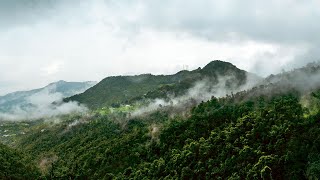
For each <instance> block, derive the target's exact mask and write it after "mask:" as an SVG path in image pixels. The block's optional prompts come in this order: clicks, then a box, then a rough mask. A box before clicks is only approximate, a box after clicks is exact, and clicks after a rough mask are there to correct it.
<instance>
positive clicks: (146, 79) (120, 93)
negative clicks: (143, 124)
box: [64, 60, 262, 109]
mask: <svg viewBox="0 0 320 180" xmlns="http://www.w3.org/2000/svg"><path fill="white" fill-rule="evenodd" d="M261 80H262V78H261V77H259V76H257V75H254V74H252V73H249V72H246V71H244V70H241V69H239V68H237V67H236V66H234V65H233V64H231V63H229V62H223V61H220V60H215V61H212V62H210V63H209V64H207V65H206V66H205V67H203V68H200V67H199V68H198V69H195V70H192V71H187V70H184V71H180V72H178V73H176V74H173V75H152V74H142V75H136V76H112V77H107V78H105V79H103V80H102V81H101V82H99V83H98V84H96V85H95V86H93V87H91V88H89V89H88V90H87V91H85V92H83V93H81V94H76V95H74V96H71V97H69V98H66V99H64V101H65V102H68V101H78V102H80V103H82V104H85V105H87V106H88V107H89V108H92V109H94V108H100V107H104V106H115V105H117V104H125V103H131V102H134V101H137V100H142V99H146V98H151V99H156V98H166V97H167V96H168V95H170V96H179V95H183V94H185V93H186V92H187V91H188V90H189V89H190V88H192V87H194V86H195V85H196V83H197V82H204V84H205V85H208V87H206V88H207V90H208V89H210V91H212V89H214V88H217V85H219V88H220V89H221V88H222V89H225V90H228V92H232V91H237V90H238V89H239V88H241V87H243V86H245V85H247V84H248V82H249V81H250V83H253V84H252V85H251V86H253V85H254V84H255V83H256V82H259V81H261ZM223 95H225V94H223Z"/></svg>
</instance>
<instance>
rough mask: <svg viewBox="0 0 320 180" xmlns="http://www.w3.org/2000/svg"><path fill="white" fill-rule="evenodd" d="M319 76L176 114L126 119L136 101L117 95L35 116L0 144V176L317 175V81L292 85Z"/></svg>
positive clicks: (159, 89) (155, 91)
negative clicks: (83, 108)
mask: <svg viewBox="0 0 320 180" xmlns="http://www.w3.org/2000/svg"><path fill="white" fill-rule="evenodd" d="M219 63H220V62H219ZM210 66H212V64H211V65H210ZM220 66H221V64H220V65H219V67H220ZM226 67H229V68H230V66H229V65H228V64H227V65H226ZM212 69H217V67H214V68H213V67H211V68H210V71H208V70H207V68H203V69H202V72H209V73H210V74H214V73H213V72H211V70H212ZM319 70H320V68H319V66H318V65H316V66H307V67H304V68H301V69H298V70H294V71H292V72H287V73H282V74H279V75H277V76H270V77H268V78H266V79H265V80H264V81H265V82H263V84H258V85H257V86H256V87H253V88H251V89H249V90H244V91H239V92H234V93H233V92H232V93H230V94H228V95H227V96H223V97H215V96H213V95H212V97H211V98H210V99H208V100H206V101H202V102H200V103H198V102H195V103H191V105H190V106H187V107H185V104H182V105H183V108H182V109H183V110H181V107H177V105H176V104H170V103H169V104H166V105H161V106H159V107H158V108H157V109H156V110H154V111H150V112H149V113H142V114H138V115H133V112H134V111H136V110H137V109H139V108H140V107H138V105H137V103H132V102H130V101H127V102H124V101H123V102H122V100H121V99H117V103H119V105H118V106H115V105H114V104H112V103H109V102H108V103H109V106H105V107H101V108H97V107H100V106H102V104H100V103H99V104H97V107H96V105H94V104H92V106H93V107H94V108H92V109H91V110H90V112H87V113H83V114H78V113H75V114H69V115H64V116H60V117H59V121H58V122H56V121H51V120H44V119H40V120H37V121H35V122H38V123H35V122H33V123H32V124H30V125H29V131H28V133H27V134H25V135H23V136H16V137H15V139H14V140H11V141H9V140H8V141H5V142H6V144H7V145H6V146H5V145H1V146H0V151H1V155H0V159H1V161H2V162H3V163H1V165H0V167H1V168H0V178H2V177H3V178H7V179H10V178H11V179H36V178H39V179H54V178H57V179H317V178H319V177H320V142H319V140H320V124H319V120H320V89H319V88H318V86H317V83H318V82H317V81H312V82H311V81H310V82H309V84H310V83H312V84H314V85H313V86H308V88H306V84H303V85H304V88H301V86H298V84H299V83H297V82H295V81H293V80H294V79H299V78H297V77H301V72H304V73H303V74H304V75H307V77H309V78H311V77H314V76H312V75H317V74H318V72H319ZM198 71H199V70H198ZM230 71H231V70H230ZM221 72H228V71H226V69H223V68H222V70H221ZM180 73H181V72H180ZM182 73H183V72H182ZM228 73H229V72H228ZM240 78H241V77H240ZM111 79H112V78H111ZM241 79H245V78H241ZM275 79H278V81H276V80H275ZM300 79H301V78H300ZM103 81H111V80H103ZM140 82H142V81H139V85H141V84H140ZM146 82H147V81H146ZM288 82H293V84H290V83H288ZM130 83H131V82H130ZM183 83H184V82H183V80H181V81H180V82H179V81H178V82H176V83H174V84H173V85H172V82H169V84H167V82H165V83H164V84H160V85H157V86H154V84H153V85H152V87H151V88H150V87H148V88H146V89H145V90H147V89H148V92H146V93H145V92H144V90H143V92H139V93H137V94H135V95H134V96H133V95H132V101H138V102H141V99H144V98H147V97H148V98H151V97H152V98H168V97H167V96H166V95H167V94H168V93H172V92H175V93H176V94H179V93H181V94H183V92H186V91H185V89H186V86H183ZM226 83H229V82H226ZM236 83H243V82H242V81H237V82H236ZM155 84H157V83H155ZM98 86H101V83H100V85H99V84H98ZM130 87H133V88H134V87H136V86H131V85H130ZM95 88H97V87H93V88H92V89H89V90H88V91H86V92H85V93H84V95H85V96H86V98H85V99H87V97H89V95H88V93H89V92H92V91H95ZM149 88H150V89H149ZM141 93H142V94H141ZM84 95H81V96H84ZM100 95H101V96H102V94H100ZM142 96H143V97H142ZM93 97H94V96H93ZM119 97H120V96H119ZM130 97H131V96H130ZM189 98H192V97H189ZM190 101H192V99H191V100H190ZM90 102H91V101H90ZM142 102H144V103H146V102H145V101H142ZM108 103H107V104H108ZM140 105H141V104H140ZM107 107H108V108H107ZM24 128H25V127H24ZM17 129H18V130H19V128H17ZM7 146H11V147H7Z"/></svg>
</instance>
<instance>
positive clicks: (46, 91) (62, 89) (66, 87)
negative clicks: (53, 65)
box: [0, 80, 96, 112]
mask: <svg viewBox="0 0 320 180" xmlns="http://www.w3.org/2000/svg"><path fill="white" fill-rule="evenodd" d="M95 84H96V82H94V81H87V82H66V81H62V80H61V81H57V82H54V83H51V84H49V85H47V86H45V87H43V88H39V89H34V90H30V91H17V92H13V93H9V94H7V95H4V96H0V112H10V111H15V110H17V109H23V108H26V107H29V106H33V105H35V104H38V103H44V102H49V103H51V102H53V101H56V100H59V99H62V98H65V97H69V96H72V95H75V94H78V93H82V92H84V91H85V90H87V89H88V88H90V87H92V86H94V85H95Z"/></svg>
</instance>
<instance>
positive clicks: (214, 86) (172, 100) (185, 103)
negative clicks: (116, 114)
mask: <svg viewBox="0 0 320 180" xmlns="http://www.w3.org/2000/svg"><path fill="white" fill-rule="evenodd" d="M236 79H237V77H235V76H233V75H230V76H219V75H218V79H217V83H213V82H212V80H210V79H203V80H201V81H197V82H195V83H194V85H193V87H192V88H190V89H188V90H187V93H186V94H184V95H182V96H173V95H171V94H168V95H167V98H166V99H154V100H149V103H148V105H147V106H144V107H141V108H139V109H138V110H136V111H134V112H133V113H132V116H141V115H144V114H148V113H152V112H154V111H156V110H159V109H161V108H163V107H164V108H165V107H172V108H174V109H175V111H176V112H181V113H185V111H186V110H187V109H189V108H191V107H193V106H196V105H197V104H199V103H201V102H205V101H208V100H210V99H211V98H212V97H216V98H220V97H225V96H226V95H228V94H233V93H237V92H239V91H244V90H248V89H250V88H252V87H254V86H255V85H257V84H258V83H260V82H261V79H260V78H258V77H257V76H255V75H254V74H250V73H247V78H246V82H245V83H244V84H242V85H240V86H239V85H238V84H237V83H236V82H235V80H236Z"/></svg>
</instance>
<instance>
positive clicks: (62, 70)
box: [0, 0, 320, 95]
mask: <svg viewBox="0 0 320 180" xmlns="http://www.w3.org/2000/svg"><path fill="white" fill-rule="evenodd" d="M319 7H320V1H319V0H308V1H302V0H281V1H279V0H268V1H259V0H241V1H239V0H161V1H159V0H136V1H135V0H94V1H90V2H89V1H87V0H82V1H81V0H78V1H76V0H65V1H62V0H28V1H25V0H0V95H3V94H5V93H8V92H12V91H16V90H27V89H32V88H37V87H42V86H45V85H46V84H48V83H50V82H53V81H57V80H66V81H87V80H94V81H99V80H101V79H103V78H104V77H107V76H110V75H128V74H140V73H153V74H170V73H174V72H177V71H179V70H182V68H183V67H185V66H186V65H187V66H188V69H189V70H192V69H194V68H197V67H203V66H204V65H205V64H207V63H208V62H210V61H211V60H215V59H220V60H224V61H229V62H231V63H233V64H235V65H236V66H238V67H239V68H242V69H245V70H247V71H251V72H254V73H257V74H259V75H261V76H266V75H268V74H270V73H277V72H279V71H281V70H282V69H286V70H287V69H292V68H294V67H299V66H302V65H305V64H307V63H308V62H311V61H318V60H319V57H320V56H319V55H320V51H319V47H320V35H319V32H320V23H319V19H320V8H319Z"/></svg>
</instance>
